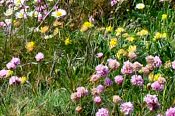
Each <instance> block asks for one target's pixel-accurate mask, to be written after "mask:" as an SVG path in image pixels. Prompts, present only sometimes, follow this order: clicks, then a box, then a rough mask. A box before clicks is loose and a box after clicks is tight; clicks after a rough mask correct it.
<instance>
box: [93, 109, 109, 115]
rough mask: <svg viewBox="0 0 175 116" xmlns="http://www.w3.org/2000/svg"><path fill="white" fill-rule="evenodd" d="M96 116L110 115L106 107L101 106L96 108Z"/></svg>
mask: <svg viewBox="0 0 175 116" xmlns="http://www.w3.org/2000/svg"><path fill="white" fill-rule="evenodd" d="M96 116H110V114H109V111H108V109H106V108H101V109H98V112H97V113H96Z"/></svg>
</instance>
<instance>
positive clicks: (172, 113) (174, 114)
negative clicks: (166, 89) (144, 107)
mask: <svg viewBox="0 0 175 116" xmlns="http://www.w3.org/2000/svg"><path fill="white" fill-rule="evenodd" d="M165 116H175V107H173V108H172V107H170V108H169V109H167V111H166V113H165Z"/></svg>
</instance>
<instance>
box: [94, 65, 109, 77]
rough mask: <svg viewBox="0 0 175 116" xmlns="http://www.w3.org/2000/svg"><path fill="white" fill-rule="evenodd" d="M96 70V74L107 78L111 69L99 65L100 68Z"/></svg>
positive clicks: (97, 67)
mask: <svg viewBox="0 0 175 116" xmlns="http://www.w3.org/2000/svg"><path fill="white" fill-rule="evenodd" d="M95 70H96V74H98V75H100V76H101V77H106V76H107V75H108V73H109V68H108V67H107V66H104V65H102V64H99V65H98V66H96V68H95Z"/></svg>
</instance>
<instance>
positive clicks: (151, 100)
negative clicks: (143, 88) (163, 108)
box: [144, 94, 160, 111]
mask: <svg viewBox="0 0 175 116" xmlns="http://www.w3.org/2000/svg"><path fill="white" fill-rule="evenodd" d="M144 102H146V104H147V107H148V108H149V110H150V111H154V110H157V109H158V108H159V107H160V104H159V101H158V99H157V96H156V95H150V94H147V95H146V96H145V97H144Z"/></svg>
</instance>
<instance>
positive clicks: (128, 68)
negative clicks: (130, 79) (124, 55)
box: [121, 61, 133, 74]
mask: <svg viewBox="0 0 175 116" xmlns="http://www.w3.org/2000/svg"><path fill="white" fill-rule="evenodd" d="M121 72H122V74H132V73H133V64H132V63H131V62H129V61H126V62H124V65H123V67H122V69H121Z"/></svg>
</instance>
